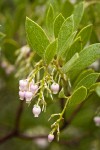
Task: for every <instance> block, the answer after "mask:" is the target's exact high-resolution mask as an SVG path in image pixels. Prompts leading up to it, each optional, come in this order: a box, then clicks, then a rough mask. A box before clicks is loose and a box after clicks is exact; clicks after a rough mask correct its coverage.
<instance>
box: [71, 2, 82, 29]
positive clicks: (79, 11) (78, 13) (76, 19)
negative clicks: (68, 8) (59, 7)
mask: <svg viewBox="0 0 100 150" xmlns="http://www.w3.org/2000/svg"><path fill="white" fill-rule="evenodd" d="M83 13H84V3H83V2H80V3H79V4H77V5H76V7H75V9H74V12H73V17H74V30H76V29H77V28H78V27H79V23H80V21H81V19H82V16H83Z"/></svg>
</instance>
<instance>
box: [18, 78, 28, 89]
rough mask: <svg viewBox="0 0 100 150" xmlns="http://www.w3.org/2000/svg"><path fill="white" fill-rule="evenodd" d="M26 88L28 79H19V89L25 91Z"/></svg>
mask: <svg viewBox="0 0 100 150" xmlns="http://www.w3.org/2000/svg"><path fill="white" fill-rule="evenodd" d="M27 88H28V81H27V80H20V81H19V89H20V90H22V91H26V90H27Z"/></svg>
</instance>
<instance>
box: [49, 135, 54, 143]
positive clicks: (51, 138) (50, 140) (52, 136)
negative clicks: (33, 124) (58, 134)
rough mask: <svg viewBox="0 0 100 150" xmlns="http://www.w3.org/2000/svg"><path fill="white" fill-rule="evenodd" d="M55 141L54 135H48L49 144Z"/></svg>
mask: <svg viewBox="0 0 100 150" xmlns="http://www.w3.org/2000/svg"><path fill="white" fill-rule="evenodd" d="M53 140H54V135H53V134H49V135H48V142H52V141H53Z"/></svg>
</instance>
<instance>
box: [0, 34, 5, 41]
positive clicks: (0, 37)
mask: <svg viewBox="0 0 100 150" xmlns="http://www.w3.org/2000/svg"><path fill="white" fill-rule="evenodd" d="M5 36H6V35H5V34H4V33H2V32H0V40H2V39H3V38H4V37H5Z"/></svg>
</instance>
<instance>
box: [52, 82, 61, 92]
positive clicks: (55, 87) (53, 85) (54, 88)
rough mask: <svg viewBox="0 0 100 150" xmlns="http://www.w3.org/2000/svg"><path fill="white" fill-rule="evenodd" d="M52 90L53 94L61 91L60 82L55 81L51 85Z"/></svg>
mask: <svg viewBox="0 0 100 150" xmlns="http://www.w3.org/2000/svg"><path fill="white" fill-rule="evenodd" d="M51 90H52V92H53V94H57V93H58V92H59V84H58V83H53V84H52V85H51Z"/></svg>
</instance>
